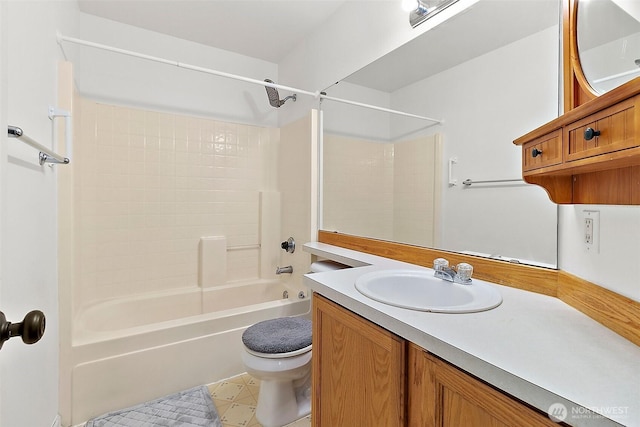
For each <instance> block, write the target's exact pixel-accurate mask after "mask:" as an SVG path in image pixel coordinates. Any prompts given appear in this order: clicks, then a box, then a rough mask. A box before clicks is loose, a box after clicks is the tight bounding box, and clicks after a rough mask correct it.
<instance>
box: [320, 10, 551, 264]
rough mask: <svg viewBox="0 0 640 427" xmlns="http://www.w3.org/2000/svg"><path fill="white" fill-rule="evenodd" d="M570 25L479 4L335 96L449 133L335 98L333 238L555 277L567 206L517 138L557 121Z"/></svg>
mask: <svg viewBox="0 0 640 427" xmlns="http://www.w3.org/2000/svg"><path fill="white" fill-rule="evenodd" d="M559 21H560V1H559V0H519V1H517V2H505V1H500V0H480V1H479V2H478V3H475V4H474V5H473V6H471V7H470V8H469V9H468V10H466V11H465V12H464V13H461V14H458V15H456V16H455V17H454V18H452V19H450V20H448V21H446V22H445V23H444V24H442V25H440V26H438V27H435V28H434V29H431V30H429V31H428V32H426V33H424V34H423V35H421V36H420V37H418V38H416V39H414V40H412V41H411V42H409V43H407V44H406V45H404V46H402V47H401V48H399V49H397V50H395V51H393V52H391V53H389V54H388V55H386V56H384V57H382V58H380V59H379V60H378V61H375V62H374V63H372V64H370V65H369V66H367V67H365V68H364V69H362V70H360V71H358V72H356V73H354V74H353V75H351V76H349V77H347V78H345V79H344V80H343V81H341V82H339V83H338V84H336V85H334V86H332V87H330V88H328V89H327V90H326V91H327V93H328V95H330V96H335V97H340V98H345V99H350V100H354V101H358V102H362V103H367V104H373V105H378V106H381V107H386V108H391V109H394V110H400V111H405V112H409V113H413V114H417V115H421V116H427V117H433V118H442V119H444V123H443V124H439V125H436V126H433V123H432V122H429V121H426V120H420V119H415V118H409V117H403V116H398V115H395V114H388V113H383V112H380V111H374V110H368V109H364V108H359V107H356V106H352V105H344V104H338V103H334V102H331V101H329V100H325V101H323V103H322V110H323V116H324V119H323V160H322V161H323V166H322V171H323V173H322V178H323V179H322V181H321V182H322V213H321V228H322V229H324V230H326V231H338V232H343V233H346V234H353V235H359V236H364V237H372V238H378V239H383V240H390V241H398V242H403V243H410V244H414V245H420V246H427V247H435V248H439V249H444V250H450V251H456V252H464V253H469V254H476V255H483V256H490V257H494V258H501V259H507V260H518V261H519V262H522V263H528V264H534V265H541V266H547V267H556V266H557V207H556V205H554V204H553V203H551V202H550V201H549V198H548V197H547V195H546V193H545V192H544V190H542V189H541V188H539V187H537V186H532V185H527V184H524V183H523V182H521V181H519V179H520V178H521V161H522V160H521V152H520V150H519V147H516V146H514V145H513V144H512V141H513V140H514V139H516V138H517V137H519V136H520V135H522V134H524V133H526V132H528V131H530V130H531V129H534V128H536V127H538V126H540V125H541V124H543V123H546V122H548V121H549V120H551V119H553V118H555V117H557V116H558V113H559V108H558V105H559V101H558V99H559V88H558V76H559V57H560V54H559V44H560V43H559V33H560V28H559ZM467 179H470V180H472V181H473V182H474V183H473V184H472V185H470V186H468V185H464V184H463V181H465V180H467ZM454 182H455V184H454Z"/></svg>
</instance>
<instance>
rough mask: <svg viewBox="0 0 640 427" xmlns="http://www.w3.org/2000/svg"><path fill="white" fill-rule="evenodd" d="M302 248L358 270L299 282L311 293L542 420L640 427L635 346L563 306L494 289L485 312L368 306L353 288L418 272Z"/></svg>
mask: <svg viewBox="0 0 640 427" xmlns="http://www.w3.org/2000/svg"><path fill="white" fill-rule="evenodd" d="M304 250H305V251H306V252H309V253H312V254H314V255H317V256H319V257H320V258H325V259H331V260H334V261H338V262H341V263H343V264H347V265H350V266H352V267H356V268H348V269H343V270H336V271H329V272H322V273H313V274H307V275H305V279H304V281H305V284H306V285H307V286H309V287H310V288H311V289H312V290H313V291H314V292H317V293H319V294H321V295H324V296H325V297H327V298H329V299H331V300H332V301H335V302H336V303H338V304H340V305H342V306H343V307H345V308H347V309H349V310H351V311H353V312H355V313H357V314H359V315H361V316H363V317H365V318H367V319H369V320H370V321H372V322H374V323H376V324H378V325H380V326H382V327H383V328H385V329H387V330H389V331H391V332H393V333H395V334H397V335H398V336H400V337H402V338H404V339H406V340H408V341H411V342H414V343H415V344H417V345H419V346H421V347H423V348H424V349H426V350H428V351H429V352H431V353H433V354H435V355H437V356H439V357H441V358H443V359H445V360H447V361H449V362H450V363H452V364H454V365H456V366H458V367H459V368H461V369H463V370H465V371H467V372H469V373H471V374H473V375H475V376H476V377H478V378H481V379H482V380H484V381H486V382H488V383H490V384H492V385H494V386H495V387H497V388H499V389H501V390H504V391H505V392H507V393H509V394H511V395H513V396H515V397H517V398H519V399H521V400H523V401H525V402H527V403H529V404H530V405H532V406H534V407H536V408H538V409H539V410H541V411H543V412H545V413H546V412H547V411H548V410H549V408H550V406H551V405H553V404H558V403H561V404H563V405H564V406H565V407H566V408H567V411H568V417H567V419H566V420H565V422H566V423H567V424H570V425H574V426H609V425H611V426H615V425H623V426H638V427H640V347H638V346H636V345H635V344H633V343H632V342H630V341H628V340H626V339H624V338H622V337H621V336H619V335H618V334H616V333H614V332H613V331H611V330H609V329H608V328H606V327H604V326H603V325H601V324H600V323H598V322H596V321H595V320H593V319H591V318H589V317H588V316H586V315H585V314H583V313H581V312H579V311H578V310H576V309H574V308H573V307H571V306H569V305H567V304H565V303H564V302H562V301H561V300H559V299H557V298H553V297H549V296H546V295H541V294H536V293H533V292H527V291H523V290H520V289H515V288H510V287H506V286H500V285H497V284H493V285H494V286H495V287H496V288H497V289H498V290H499V291H500V292H501V293H502V298H503V302H502V304H501V305H500V306H498V307H496V308H494V309H492V310H488V311H484V312H479V313H467V314H443V313H428V312H421V311H414V310H407V309H402V308H398V307H394V306H391V305H387V304H383V303H379V302H377V301H374V300H372V299H369V298H367V297H366V296H364V295H362V294H361V293H360V292H358V291H357V290H356V288H355V286H354V283H355V280H356V278H358V277H359V276H361V275H362V274H365V273H368V272H371V271H376V270H383V269H397V268H414V269H423V270H424V269H425V268H424V267H420V266H417V265H414V264H408V263H404V262H400V261H395V260H391V259H388V258H383V257H378V256H374V255H369V254H365V253H362V252H357V251H352V250H349V249H344V248H340V247H336V246H331V245H327V244H324V243H317V242H313V243H307V244H305V245H304ZM427 270H429V269H427ZM474 280H476V281H478V279H474ZM472 286H473V285H472ZM586 409H590V411H588V410H586ZM592 411H594V412H598V413H600V414H602V416H600V415H597V414H595V413H594V412H592Z"/></svg>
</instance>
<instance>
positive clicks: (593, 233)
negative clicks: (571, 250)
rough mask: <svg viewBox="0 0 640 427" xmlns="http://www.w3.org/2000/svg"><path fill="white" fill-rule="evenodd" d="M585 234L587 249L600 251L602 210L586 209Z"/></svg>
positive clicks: (592, 251)
mask: <svg viewBox="0 0 640 427" xmlns="http://www.w3.org/2000/svg"><path fill="white" fill-rule="evenodd" d="M583 236H584V238H583V242H584V248H585V251H586V252H589V253H594V254H597V253H600V239H599V236H600V211H584V223H583Z"/></svg>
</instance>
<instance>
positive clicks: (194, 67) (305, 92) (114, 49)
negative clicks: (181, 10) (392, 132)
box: [57, 32, 443, 124]
mask: <svg viewBox="0 0 640 427" xmlns="http://www.w3.org/2000/svg"><path fill="white" fill-rule="evenodd" d="M57 39H58V44H59V45H60V47H61V48H62V42H63V41H65V42H69V43H75V44H79V45H82V46H88V47H94V48H97V49H102V50H106V51H109V52H114V53H120V54H122V55H127V56H132V57H135V58H141V59H146V60H148V61H154V62H159V63H162V64H166V65H173V66H175V67H178V68H184V69H186V70H191V71H197V72H200V73H205V74H212V75H214V76H219V77H226V78H229V79H234V80H240V81H243V82H246V83H252V84H256V85H259V86H267V87H272V88H275V89H282V90H286V91H290V92H294V93H298V94H302V95H308V96H312V97H314V98H316V99H328V100H330V101H336V102H342V103H344V104H351V105H356V106H359V107H364V108H370V109H372V110H378V111H385V112H387V113H392V114H397V115H401V116H406V117H413V118H416V119H421V120H427V121H430V122H434V123H436V124H441V123H442V122H443V120H437V119H432V118H430V117H424V116H418V115H416V114H410V113H405V112H403V111H397V110H391V109H388V108H383V107H378V106H376V105H370V104H363V103H360V102H355V101H349V100H347V99H341V98H334V97H332V96H327V95H325V94H323V93H321V92H320V91H315V92H310V91H308V90H303V89H298V88H294V87H290V86H284V85H281V84H277V83H269V82H265V81H264V80H258V79H253V78H250V77H244V76H239V75H237V74H231V73H225V72H223V71H217V70H212V69H210V68H204V67H199V66H197V65H190V64H185V63H184V62H179V61H175V60H171V59H165V58H160V57H157V56H152V55H147V54H144V53H138V52H134V51H131V50H126V49H120V48H117V47H113V46H107V45H104V44H101V43H95V42H90V41H87V40H82V39H78V38H75V37H69V36H64V35H62V34H60V32H58V33H57ZM62 49H63V50H64V48H62Z"/></svg>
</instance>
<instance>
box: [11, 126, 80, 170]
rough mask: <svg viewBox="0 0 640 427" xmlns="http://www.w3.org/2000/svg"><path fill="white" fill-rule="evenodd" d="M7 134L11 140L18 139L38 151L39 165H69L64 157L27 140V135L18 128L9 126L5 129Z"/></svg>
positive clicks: (29, 139) (31, 140)
mask: <svg viewBox="0 0 640 427" xmlns="http://www.w3.org/2000/svg"><path fill="white" fill-rule="evenodd" d="M7 134H8V135H9V136H10V137H12V138H18V139H19V140H20V141H22V142H24V143H26V144H28V145H30V146H32V147H33V148H35V149H36V150H39V151H40V156H39V163H40V165H43V164H45V163H58V164H63V165H66V164H68V163H69V159H68V158H66V157H62V156H61V155H59V154H56V153H54V152H53V151H51V150H49V149H48V148H47V147H45V146H44V145H42V144H39V143H37V142H36V141H34V140H33V139H31V138H29V137H28V136H27V135H25V134H24V132H22V129H21V128H19V127H18V126H9V127H8V129H7Z"/></svg>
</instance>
